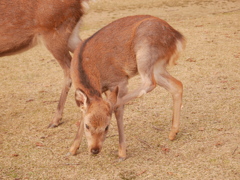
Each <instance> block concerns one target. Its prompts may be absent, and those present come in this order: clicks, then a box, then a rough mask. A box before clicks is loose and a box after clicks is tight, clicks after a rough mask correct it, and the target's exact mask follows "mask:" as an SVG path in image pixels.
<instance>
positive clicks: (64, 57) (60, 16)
mask: <svg viewBox="0 0 240 180" xmlns="http://www.w3.org/2000/svg"><path fill="white" fill-rule="evenodd" d="M83 1H84V0H1V2H0V57H1V56H6V55H12V54H16V53H19V52H22V51H26V50H28V49H29V48H31V47H33V46H34V45H36V44H37V42H38V39H39V38H41V39H42V40H43V42H44V44H45V46H46V47H47V49H48V50H49V51H50V52H51V53H52V55H53V56H54V57H55V58H56V59H57V60H58V62H59V64H60V65H61V67H62V69H63V71H64V87H63V89H62V93H61V96H60V100H59V103H58V107H57V111H56V113H55V116H54V118H53V121H52V122H51V124H50V125H49V127H55V126H58V125H59V123H60V120H61V118H62V112H63V108H64V104H65V101H66V97H67V93H68V91H69V89H70V87H71V78H70V64H71V56H70V54H69V51H72V52H73V51H74V50H75V48H76V47H77V44H79V42H81V39H80V38H79V36H78V33H79V25H80V19H81V17H82V16H83V13H84V12H83V5H82V3H83Z"/></svg>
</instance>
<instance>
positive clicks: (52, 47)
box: [43, 32, 72, 128]
mask: <svg viewBox="0 0 240 180" xmlns="http://www.w3.org/2000/svg"><path fill="white" fill-rule="evenodd" d="M68 38H69V34H66V33H61V32H59V33H57V32H53V33H48V34H45V35H43V39H44V42H45V45H46V47H47V49H48V50H49V51H50V52H51V53H52V55H53V56H54V57H55V58H56V59H57V61H58V62H59V64H60V66H61V67H62V69H63V73H64V84H63V89H62V92H61V96H60V99H59V102H58V106H57V110H56V113H55V115H54V117H53V120H52V122H51V123H50V124H49V127H50V128H53V127H57V126H58V125H59V124H60V121H61V119H62V113H63V109H64V105H65V102H66V99H67V95H68V92H69V89H70V88H71V84H72V80H71V77H70V65H71V55H70V53H69V51H68V49H69V48H68Z"/></svg>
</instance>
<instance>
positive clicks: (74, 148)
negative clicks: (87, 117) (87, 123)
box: [69, 120, 84, 155]
mask: <svg viewBox="0 0 240 180" xmlns="http://www.w3.org/2000/svg"><path fill="white" fill-rule="evenodd" d="M83 131H84V123H83V120H81V121H80V125H79V128H78V131H77V135H76V137H75V139H74V141H73V144H72V146H71V147H70V149H69V153H70V154H71V155H76V154H77V150H78V149H79V147H80V144H81V141H82V136H83Z"/></svg>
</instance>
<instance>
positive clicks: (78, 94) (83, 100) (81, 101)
mask: <svg viewBox="0 0 240 180" xmlns="http://www.w3.org/2000/svg"><path fill="white" fill-rule="evenodd" d="M87 99H88V98H87V96H86V94H85V93H84V92H83V91H81V90H80V89H77V90H76V91H75V100H76V103H77V105H78V106H79V107H80V106H83V107H87Z"/></svg>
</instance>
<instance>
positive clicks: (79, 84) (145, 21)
mask: <svg viewBox="0 0 240 180" xmlns="http://www.w3.org/2000/svg"><path fill="white" fill-rule="evenodd" d="M184 45H185V40H184V37H183V36H182V34H181V33H179V32H178V31H176V30H175V29H173V28H172V27H171V26H170V25H169V24H168V23H166V22H165V21H163V20H161V19H159V18H156V17H152V16H147V15H142V16H141V15H139V16H129V17H125V18H122V19H119V20H117V21H114V22H112V23H111V24H109V25H107V26H105V27H104V28H102V29H101V30H99V31H98V32H97V33H95V34H94V35H93V36H92V37H90V38H89V39H87V40H85V41H84V42H83V43H80V45H79V47H78V48H77V49H76V51H75V52H74V57H73V61H72V66H71V76H72V80H73V84H74V86H75V88H76V89H77V90H76V94H77V96H76V101H77V102H80V103H78V104H82V110H83V112H84V115H83V120H82V121H81V123H80V124H81V125H80V128H79V131H78V135H77V136H76V139H75V141H74V144H73V145H72V147H71V148H70V152H71V153H72V154H76V151H77V149H78V147H79V145H80V139H81V135H82V133H83V132H82V131H83V129H84V128H85V133H87V140H88V143H90V144H91V141H99V142H100V144H101V145H100V146H99V147H97V146H96V147H94V148H95V150H97V151H92V152H93V153H94V154H97V153H98V152H100V150H101V148H102V142H103V140H104V138H102V134H105V135H103V136H104V137H105V136H106V133H107V131H104V128H106V127H108V126H109V123H110V118H111V115H109V114H111V113H112V109H113V107H114V112H115V116H116V119H117V123H118V130H119V157H120V158H122V159H124V158H125V157H126V145H125V137H124V133H123V109H124V104H126V103H127V102H128V101H130V100H132V99H134V98H137V97H140V96H142V95H144V94H146V93H147V92H150V91H152V90H153V89H154V88H155V87H156V84H158V85H160V86H162V87H164V88H165V89H167V90H168V91H169V92H170V93H171V94H172V95H173V102H174V104H173V124H172V128H171V131H170V134H169V139H170V140H173V139H174V138H175V136H176V134H177V133H178V131H179V123H180V121H179V119H180V110H181V105H182V91H183V90H182V83H181V82H180V81H178V80H176V79H175V78H173V77H172V76H171V75H170V74H168V72H167V71H166V66H167V65H168V64H174V63H175V61H176V59H177V58H178V55H179V53H180V52H181V51H182V50H183V48H184ZM83 73H85V74H84V75H83ZM136 74H139V75H140V76H141V78H142V84H141V86H140V87H139V88H137V89H135V90H134V91H132V92H128V90H127V83H128V79H129V78H131V77H133V76H135V75H136ZM83 77H84V79H83ZM86 78H87V79H88V81H89V82H87V83H88V85H86V82H85V80H86ZM93 89H95V90H96V91H98V92H100V93H104V92H106V91H109V92H110V93H107V95H108V97H110V96H111V98H110V99H111V100H109V101H110V103H108V102H107V101H108V100H104V99H103V98H101V97H99V96H96V95H94V94H91V93H90V92H91V91H92V90H93ZM114 97H115V100H114ZM96 103H97V104H99V103H100V104H99V105H98V106H95V108H93V109H90V107H91V106H93V105H94V104H96ZM106 104H109V105H110V108H104V106H105V105H106ZM100 112H101V116H102V115H104V114H105V119H104V118H103V119H102V118H101V120H100V121H101V123H99V124H98V128H100V129H102V132H101V135H100V136H94V137H93V136H91V135H89V134H91V128H89V126H95V124H91V118H90V119H89V116H91V115H94V117H98V115H99V113H100ZM86 125H87V126H86ZM89 148H90V150H92V148H93V147H91V146H90V147H89ZM96 152H97V153H96Z"/></svg>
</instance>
